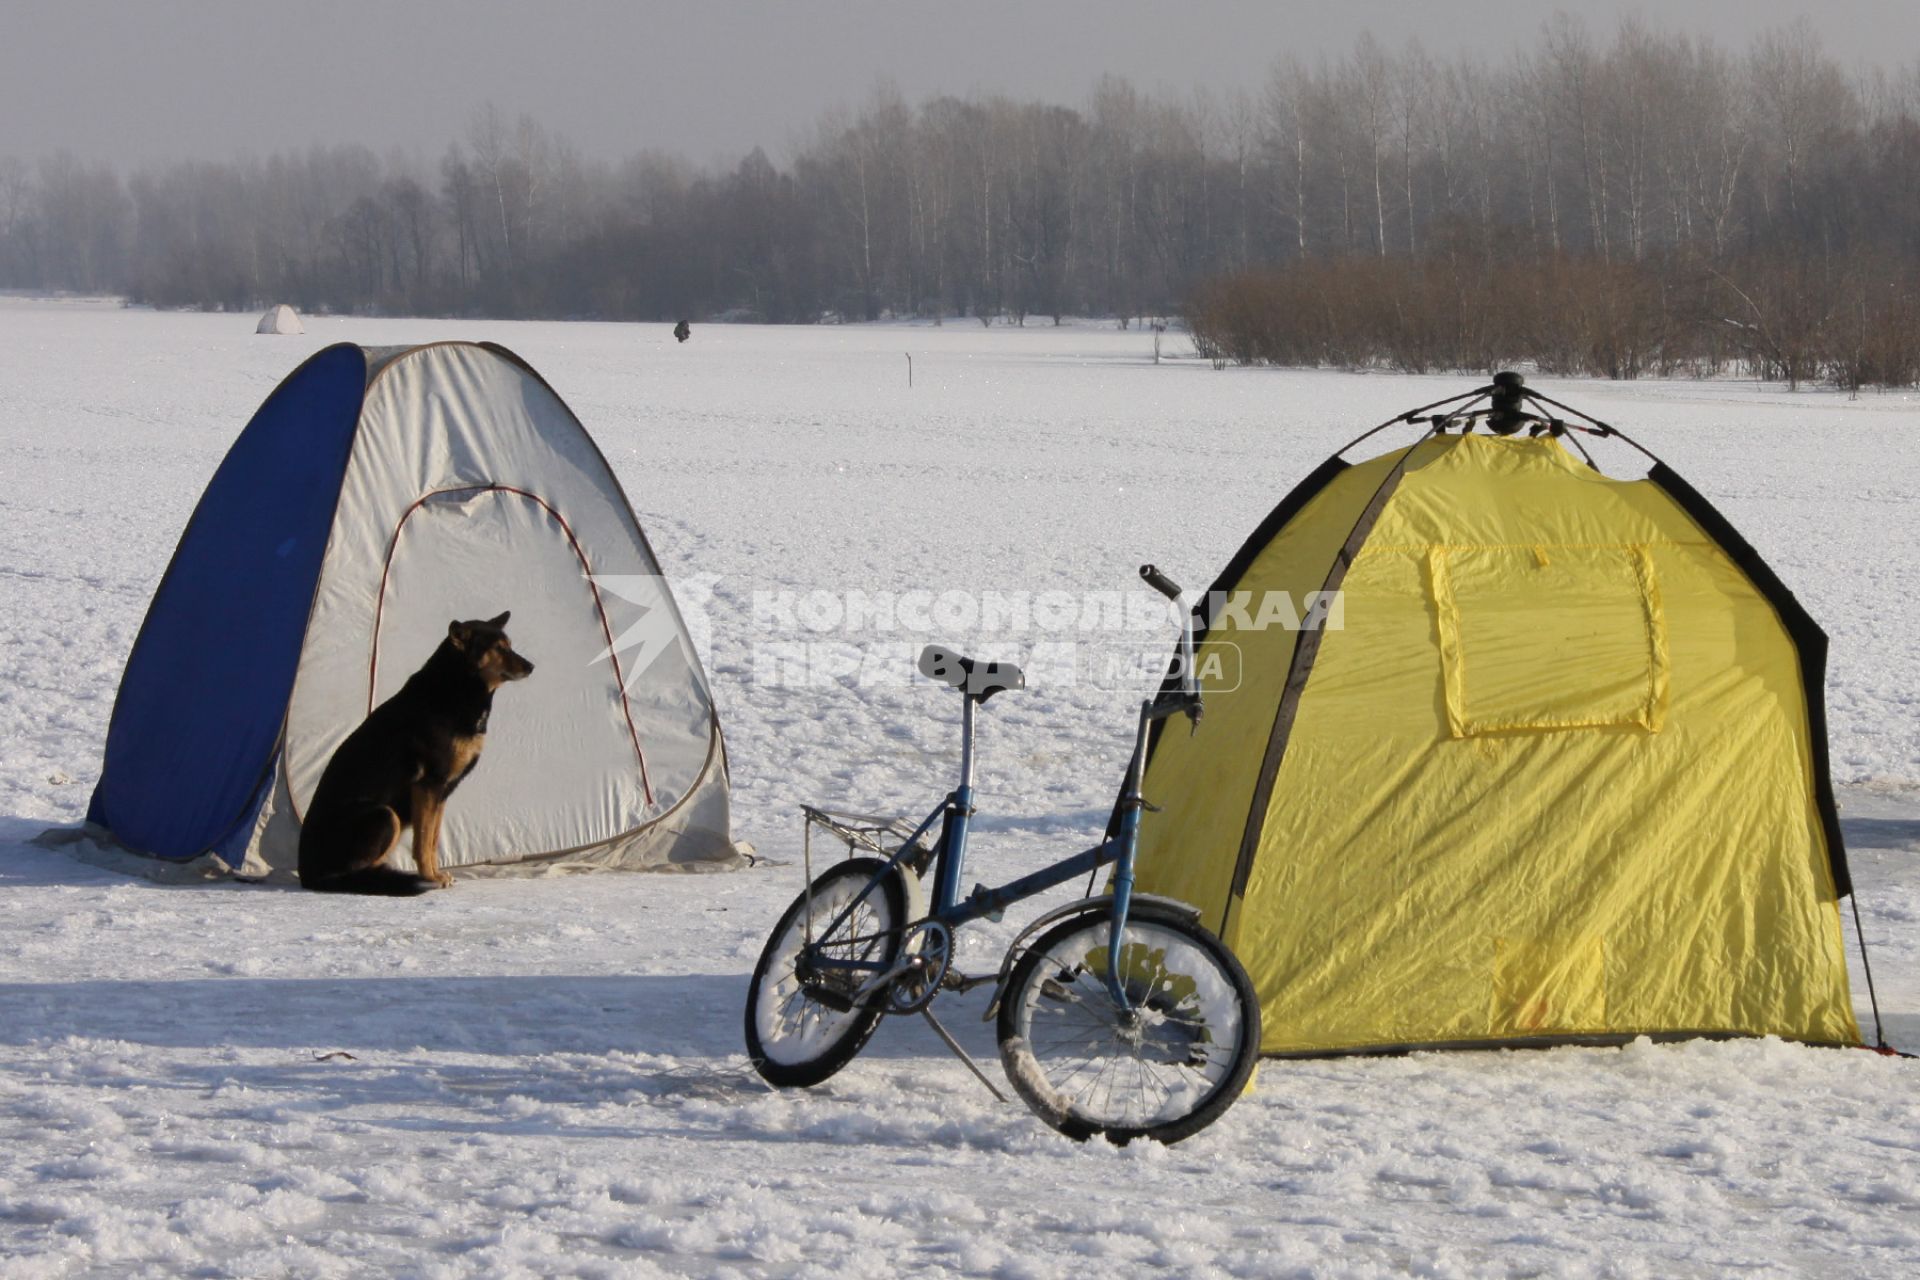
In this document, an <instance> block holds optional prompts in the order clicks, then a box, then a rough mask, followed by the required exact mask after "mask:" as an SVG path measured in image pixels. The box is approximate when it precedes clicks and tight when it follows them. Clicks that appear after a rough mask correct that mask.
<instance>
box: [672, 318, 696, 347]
mask: <svg viewBox="0 0 1920 1280" xmlns="http://www.w3.org/2000/svg"><path fill="white" fill-rule="evenodd" d="M673 336H674V339H675V340H676V341H679V342H685V341H686V340H687V339H688V338H691V337H692V336H693V326H692V325H690V324H688V323H687V322H686V321H685V320H682V321H681V322H680V323H679V324H677V325H675V326H673Z"/></svg>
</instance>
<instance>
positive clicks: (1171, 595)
mask: <svg viewBox="0 0 1920 1280" xmlns="http://www.w3.org/2000/svg"><path fill="white" fill-rule="evenodd" d="M1140 576H1141V577H1142V578H1144V579H1146V583H1147V585H1148V586H1150V587H1152V588H1153V589H1154V590H1155V591H1158V592H1159V593H1160V594H1161V595H1163V596H1165V597H1166V598H1167V599H1169V600H1172V601H1175V602H1176V603H1177V602H1178V601H1179V599H1180V584H1179V583H1177V582H1175V581H1174V580H1173V579H1172V578H1169V577H1168V576H1167V575H1166V574H1164V573H1162V572H1160V571H1159V570H1158V569H1156V568H1154V567H1153V566H1152V565H1150V564H1143V565H1141V566H1140Z"/></svg>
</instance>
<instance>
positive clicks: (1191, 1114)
mask: <svg viewBox="0 0 1920 1280" xmlns="http://www.w3.org/2000/svg"><path fill="white" fill-rule="evenodd" d="M1109 927H1110V920H1109V917H1108V916H1107V914H1106V913H1105V912H1104V911H1090V912H1088V913H1087V914H1085V915H1082V916H1076V917H1074V918H1073V919H1070V920H1067V921H1065V922H1063V923H1061V924H1060V925H1057V926H1056V927H1054V928H1053V929H1051V930H1049V931H1048V932H1047V933H1045V934H1043V935H1042V936H1041V938H1040V940H1039V941H1038V942H1036V943H1035V944H1034V945H1033V946H1032V947H1031V948H1030V949H1029V950H1028V951H1027V952H1026V953H1025V954H1024V955H1022V956H1021V957H1020V961H1019V963H1018V964H1017V965H1015V966H1014V970H1013V974H1012V976H1011V977H1010V978H1009V979H1008V981H1007V989H1006V991H1005V993H1003V995H1002V997H1001V1002H1000V1022H999V1031H1000V1057H1001V1061H1002V1062H1003V1063H1004V1064H1005V1065H1006V1069H1007V1076H1008V1078H1009V1079H1010V1080H1012V1082H1013V1087H1014V1088H1015V1089H1016V1090H1017V1091H1018V1092H1019V1094H1020V1096H1021V1097H1022V1098H1023V1099H1025V1101H1026V1103H1027V1105H1028V1106H1030V1107H1032V1108H1033V1109H1034V1111H1035V1112H1037V1113H1038V1114H1039V1116H1040V1118H1041V1119H1043V1120H1045V1121H1046V1122H1047V1123H1048V1124H1050V1125H1052V1126H1053V1127H1054V1128H1056V1129H1058V1130H1060V1132H1062V1133H1064V1134H1066V1135H1067V1136H1068V1137H1071V1138H1076V1139H1081V1140H1084V1139H1086V1138H1090V1137H1092V1136H1093V1135H1094V1134H1103V1135H1105V1136H1106V1137H1107V1138H1108V1139H1110V1140H1112V1141H1113V1142H1116V1143H1125V1142H1129V1141H1131V1140H1132V1139H1134V1138H1154V1139H1157V1140H1158V1141H1161V1142H1178V1141H1179V1140H1180V1139H1182V1138H1186V1137H1190V1136H1191V1135H1193V1134H1195V1133H1198V1132H1199V1131H1200V1130H1201V1129H1204V1128H1205V1127H1206V1126H1207V1125H1209V1124H1212V1123H1213V1121H1214V1120H1215V1119H1217V1118H1218V1117H1219V1116H1220V1114H1221V1113H1222V1112H1224V1111H1225V1110H1226V1109H1227V1108H1228V1107H1230V1106H1232V1105H1233V1101H1234V1099H1235V1098H1237V1097H1239V1096H1240V1092H1241V1090H1243V1089H1244V1088H1245V1087H1246V1083H1247V1077H1248V1076H1250V1075H1251V1074H1252V1073H1253V1066H1254V1062H1255V1060H1256V1059H1257V1058H1258V1057H1259V1055H1260V1004H1259V1001H1258V999H1257V998H1256V997H1255V995H1254V992H1253V983H1252V982H1251V981H1249V980H1248V978H1247V973H1246V970H1245V969H1243V968H1241V967H1240V962H1239V961H1238V960H1236V959H1234V957H1233V953H1232V952H1230V951H1228V950H1227V948H1226V947H1225V946H1224V945H1222V944H1221V943H1220V941H1219V940H1218V939H1217V938H1215V937H1214V936H1213V935H1212V934H1210V933H1207V932H1206V931H1205V930H1204V929H1201V928H1200V927H1199V926H1198V925H1195V924H1192V923H1189V922H1188V921H1187V920H1185V919H1183V918H1181V917H1179V916H1176V915H1173V914H1171V913H1166V912H1156V911H1153V910H1152V909H1151V908H1147V909H1136V910H1135V912H1134V913H1133V914H1132V916H1131V917H1130V918H1129V919H1128V921H1127V935H1126V945H1125V946H1124V948H1123V949H1122V954H1121V956H1120V962H1119V976H1120V982H1121V986H1122V988H1123V989H1124V990H1125V992H1126V994H1127V1001H1128V1003H1129V1004H1130V1005H1132V1006H1133V1007H1132V1010H1131V1012H1130V1013H1128V1014H1124V1015H1123V1014H1122V1013H1121V1012H1120V1010H1119V1009H1118V1008H1117V1007H1116V1006H1115V1005H1114V1002H1113V997H1112V995H1111V994H1110V993H1109V992H1108V990H1107V984H1106V974H1107V951H1108V930H1109Z"/></svg>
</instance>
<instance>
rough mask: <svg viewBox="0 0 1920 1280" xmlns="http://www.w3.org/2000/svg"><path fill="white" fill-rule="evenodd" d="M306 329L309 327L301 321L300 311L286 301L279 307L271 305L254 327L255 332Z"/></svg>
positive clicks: (283, 331) (302, 331)
mask: <svg viewBox="0 0 1920 1280" xmlns="http://www.w3.org/2000/svg"><path fill="white" fill-rule="evenodd" d="M306 331H307V327H306V326H305V325H303V324H301V323H300V315H299V313H298V312H296V311H295V310H294V309H293V308H292V307H290V306H288V305H287V304H286V303H284V302H283V303H281V304H280V305H279V306H277V307H269V308H268V309H267V313H266V314H265V315H263V316H261V317H260V323H259V325H258V326H257V327H255V329H254V332H255V333H305V332H306Z"/></svg>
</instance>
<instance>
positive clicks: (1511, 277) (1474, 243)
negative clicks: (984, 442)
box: [0, 17, 1920, 382]
mask: <svg viewBox="0 0 1920 1280" xmlns="http://www.w3.org/2000/svg"><path fill="white" fill-rule="evenodd" d="M0 286H6V287H14V288H34V289H71V290H82V291H103V292H117V293H123V294H125V295H126V296H128V297H130V298H132V299H134V300H136V301H140V302H145V303H151V304H154V305H158V306H177V307H202V308H230V309H247V308H253V307H258V306H261V305H263V304H264V303H267V302H274V301H286V302H291V303H293V304H295V305H296V306H301V307H305V308H308V309H314V310H330V311H340V312H378V313H408V314H431V315H487V316H498V317H597V318H607V319H647V320H670V319H677V318H694V319H699V318H712V317H719V316H731V317H736V318H743V319H744V318H751V319H760V320H766V321H771V322H810V321H818V320H823V319H873V318H879V317H883V316H921V317H949V318H951V317H972V318H974V319H978V320H980V321H983V322H991V321H994V320H996V319H1000V318H1006V319H1010V320H1015V321H1020V322H1026V321H1028V320H1029V319H1032V318H1036V317H1044V318H1058V317H1060V316H1063V315H1068V314H1076V315H1101V316H1114V317H1119V318H1122V319H1131V318H1136V317H1145V316H1164V315H1173V314H1181V313H1185V314H1188V315H1189V318H1190V320H1191V322H1192V324H1193V326H1194V328H1195V330H1196V337H1197V338H1198V339H1199V340H1200V342H1201V343H1202V345H1203V348H1204V349H1206V350H1207V351H1208V352H1209V353H1210V354H1213V355H1215V357H1216V358H1218V359H1222V360H1228V359H1231V360H1277V361H1285V362H1288V363H1338V364H1389V365H1394V366H1397V367H1407V368H1424V367H1443V366H1445V367H1479V366H1482V365H1485V364H1490V363H1498V362H1503V361H1509V360H1537V361H1539V362H1541V363H1542V364H1543V366H1549V365H1550V366H1553V367H1555V368H1564V369H1566V370H1567V371H1573V370H1576V369H1577V370H1582V371H1589V372H1599V373H1604V374H1607V375H1610V376H1622V377H1627V376H1634V375H1636V374H1638V373H1643V372H1674V371H1684V370H1690V369H1710V368H1713V367H1717V365H1718V364H1719V363H1722V362H1725V361H1732V360H1739V361H1748V362H1752V363H1753V364H1754V365H1755V366H1756V367H1758V368H1760V369H1761V370H1762V371H1764V372H1771V373H1774V374H1777V375H1778V376H1781V377H1786V378H1789V379H1800V378H1807V377H1838V378H1842V379H1849V378H1850V379H1854V380H1856V381H1858V380H1864V381H1904V382H1911V381H1914V380H1915V379H1916V378H1920V350H1916V348H1917V347H1920V343H1916V342H1915V340H1914V338H1913V331H1914V324H1915V319H1914V317H1915V315H1916V312H1917V311H1920V308H1916V305H1915V298H1916V296H1920V294H1916V286H1920V62H1916V63H1914V64H1911V65H1908V66H1906V67H1905V68H1901V69H1896V70H1887V69H1868V70H1849V69H1846V68H1843V67H1842V66H1840V65H1839V64H1838V63H1837V62H1836V61H1835V60H1834V59H1833V58H1831V57H1830V56H1828V55H1827V54H1826V53H1824V52H1823V50H1822V49H1821V46H1820V43H1819V40H1818V37H1817V35H1816V33H1815V32H1814V31H1813V30H1812V28H1811V27H1810V26H1808V25H1806V24H1804V23H1802V24H1798V25H1796V26H1793V27H1788V28H1784V29H1779V30H1774V31H1771V32H1768V33H1766V34H1763V35H1761V36H1760V37H1758V38H1756V39H1755V40H1753V41H1752V42H1751V43H1750V44H1748V45H1746V46H1744V47H1741V48H1731V47H1727V46H1725V45H1723V44H1721V43H1720V42H1717V41H1715V40H1711V39H1697V38H1689V37H1684V36H1677V35H1674V34H1671V33H1667V32H1663V31H1660V30H1658V29H1656V28H1654V27H1651V26H1649V25H1646V24H1644V23H1642V22H1638V21H1628V22H1625V23H1622V24H1621V25H1620V26H1619V27H1618V28H1616V29H1615V30H1614V31H1612V32H1611V33H1610V34H1608V35H1606V36H1595V35H1594V34H1593V33H1591V32H1590V31H1589V30H1588V29H1587V28H1585V27H1584V26H1582V25H1581V24H1580V23H1579V22H1578V21H1577V20H1573V19H1569V18H1566V17H1558V18H1555V19H1553V20H1552V21H1550V22H1548V23H1547V24H1545V25H1544V26H1543V27H1542V29H1541V30H1540V32H1539V33H1538V35H1537V36H1536V37H1534V38H1533V39H1532V40H1531V41H1530V42H1529V43H1527V44H1525V45H1524V46H1523V47H1520V48H1518V49H1516V50H1515V51H1514V52H1512V53H1511V54H1508V55H1504V56H1501V57H1497V58H1496V57H1482V56H1478V55H1473V54H1467V55H1462V56H1460V57H1457V58H1452V59H1448V60H1436V59H1435V58H1432V57H1430V56H1429V55H1427V54H1426V53H1425V52H1423V51H1422V50H1421V49H1420V48H1418V47H1417V46H1411V45H1410V46H1407V47H1405V48H1399V49H1394V48H1389V47H1388V46H1387V45H1385V44H1383V43H1382V42H1380V41H1378V40H1376V39H1374V38H1372V37H1370V36H1369V37H1363V38H1362V39H1361V40H1360V41H1358V42H1357V43H1356V44H1355V45H1354V47H1353V48H1352V49H1350V50H1348V51H1346V52H1345V53H1344V54H1342V55H1341V56H1338V57H1327V58H1322V59H1318V60H1313V61H1307V60H1301V59H1296V58H1292V57H1288V56H1282V57H1281V58H1279V59H1278V60H1276V61H1275V62H1274V64H1273V65H1272V69H1271V71H1270V73H1269V75H1268V76H1267V77H1266V79H1265V81H1264V83H1262V84H1260V85H1258V86H1256V87H1253V88H1248V89H1244V90H1242V89H1227V90H1220V91H1215V90H1200V91H1195V92H1192V93H1187V94H1172V93H1148V92H1143V91H1141V90H1140V89H1138V88H1136V87H1135V86H1133V85H1131V84H1129V83H1128V82H1126V81H1125V80H1122V79H1118V78H1114V77H1107V78H1104V79H1102V80H1100V81H1099V82H1098V83H1097V84H1096V85H1095V86H1094V88H1093V90H1092V92H1091V93H1090V94H1089V95H1088V97H1087V99H1086V101H1085V102H1084V103H1082V104H1081V105H1080V106H1078V107H1066V106H1061V105H1055V104H1050V103H1043V102H1030V101H1014V100H1011V99H1008V98H1004V97H995V96H976V97H970V98H956V97H937V98H933V99H930V100H928V101H925V102H921V103H919V104H917V105H915V104H910V103H908V102H907V101H906V100H905V99H904V98H903V97H902V96H901V95H900V94H899V93H898V92H897V91H896V90H894V89H892V88H889V87H886V86H884V85H883V86H881V87H878V88H876V89H875V90H874V91H873V92H872V93H871V94H870V95H869V96H868V97H867V98H866V100H865V101H864V102H863V103H861V104H860V105H859V106H857V107H854V108H850V109H841V110H835V111H832V112H829V113H826V114H824V115H823V116H821V117H820V118H819V119H818V120H817V121H815V122H814V123H813V125H812V127H811V129H810V130H809V131H808V133H807V135H806V137H805V138H804V139H803V140H802V141H800V142H799V143H797V144H796V145H795V146H794V147H793V148H792V155H791V157H790V158H789V159H787V160H786V162H785V163H784V164H775V163H774V162H773V160H771V159H770V158H769V157H768V156H767V155H766V153H765V152H763V151H761V150H759V149H755V150H754V151H752V152H751V153H749V154H748V155H747V156H745V157H744V158H743V159H741V160H740V161H739V163H738V164H736V165H733V166H731V167H725V166H718V167H702V166H697V165H694V164H691V163H689V162H688V161H687V160H685V159H684V158H682V157H680V156H678V155H676V154H674V153H672V152H670V151H643V152H640V153H638V154H635V155H633V156H631V157H629V158H627V159H625V160H623V161H619V162H609V161H604V160H599V159H593V158H589V157H586V156H583V155H582V154H581V153H580V152H579V151H578V150H577V149H576V148H575V147H573V146H572V145H571V144H570V143H568V141H567V140H566V139H565V138H563V137H560V136H558V135H557V134H555V133H553V132H552V131H550V130H548V129H546V128H544V127H543V126H542V125H541V124H540V123H539V122H537V121H535V120H533V119H531V118H529V117H526V116H521V117H519V118H518V119H508V118H506V117H505V116H503V114H502V113H500V112H499V111H497V110H495V109H494V108H492V107H490V106H489V107H485V108H483V109H481V110H480V111H478V112H476V113H475V115H474V117H473V119H472V121H471V123H470V125H469V127H468V128H467V129H466V130H465V133H464V135H463V136H462V137H460V138H459V139H456V140H453V141H451V142H450V143H449V145H448V146H447V147H446V149H445V151H444V152H443V153H442V154H440V156H439V157H438V159H437V160H426V159H423V158H421V157H418V156H411V155H407V154H404V153H399V152H395V153H391V154H387V155H379V154H376V153H375V152H374V151H372V150H370V149H368V148H365V147H359V146H347V147H318V148H311V149H307V150H303V151H289V152H281V153H276V154H273V155H269V156H266V157H264V158H250V159H244V160H234V161H192V162H183V163H176V164H168V165H153V166H144V167H139V168H135V169H133V170H132V171H130V172H126V173H122V172H119V171H117V170H115V169H113V168H111V167H108V166H105V165H101V164H96V163H89V162H87V161H84V160H82V159H78V158H75V157H73V156H70V155H56V156H52V157H47V158H41V159H38V160H33V161H28V160H26V159H22V158H10V159H0Z"/></svg>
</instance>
